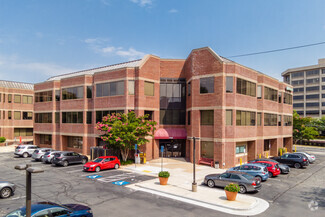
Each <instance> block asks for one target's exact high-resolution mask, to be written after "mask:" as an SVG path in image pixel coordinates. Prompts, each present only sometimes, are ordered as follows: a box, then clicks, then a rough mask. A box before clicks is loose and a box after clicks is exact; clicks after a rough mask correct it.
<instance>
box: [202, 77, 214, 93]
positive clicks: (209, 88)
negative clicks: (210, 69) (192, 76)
mask: <svg viewBox="0 0 325 217" xmlns="http://www.w3.org/2000/svg"><path fill="white" fill-rule="evenodd" d="M200 93H201V94H202V93H203V94H204V93H214V77H209V78H200Z"/></svg>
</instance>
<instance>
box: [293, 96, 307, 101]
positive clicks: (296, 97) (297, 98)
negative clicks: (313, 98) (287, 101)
mask: <svg viewBox="0 0 325 217" xmlns="http://www.w3.org/2000/svg"><path fill="white" fill-rule="evenodd" d="M293 99H294V100H299V99H304V95H301V96H293Z"/></svg>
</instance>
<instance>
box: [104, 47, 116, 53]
mask: <svg viewBox="0 0 325 217" xmlns="http://www.w3.org/2000/svg"><path fill="white" fill-rule="evenodd" d="M115 50H116V48H115V47H104V48H102V49H101V51H102V52H103V53H112V52H113V51H115Z"/></svg>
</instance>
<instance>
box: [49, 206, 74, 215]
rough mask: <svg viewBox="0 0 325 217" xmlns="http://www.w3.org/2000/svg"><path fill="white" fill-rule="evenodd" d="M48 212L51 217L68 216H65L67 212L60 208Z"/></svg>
mask: <svg viewBox="0 0 325 217" xmlns="http://www.w3.org/2000/svg"><path fill="white" fill-rule="evenodd" d="M50 210H51V213H52V216H53V217H55V216H69V215H66V214H69V211H68V210H66V209H64V208H61V207H56V208H52V209H50Z"/></svg>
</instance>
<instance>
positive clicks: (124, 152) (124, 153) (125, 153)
mask: <svg viewBox="0 0 325 217" xmlns="http://www.w3.org/2000/svg"><path fill="white" fill-rule="evenodd" d="M121 155H122V160H123V161H126V160H127V159H128V156H129V149H128V148H126V149H122V150H121Z"/></svg>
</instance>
